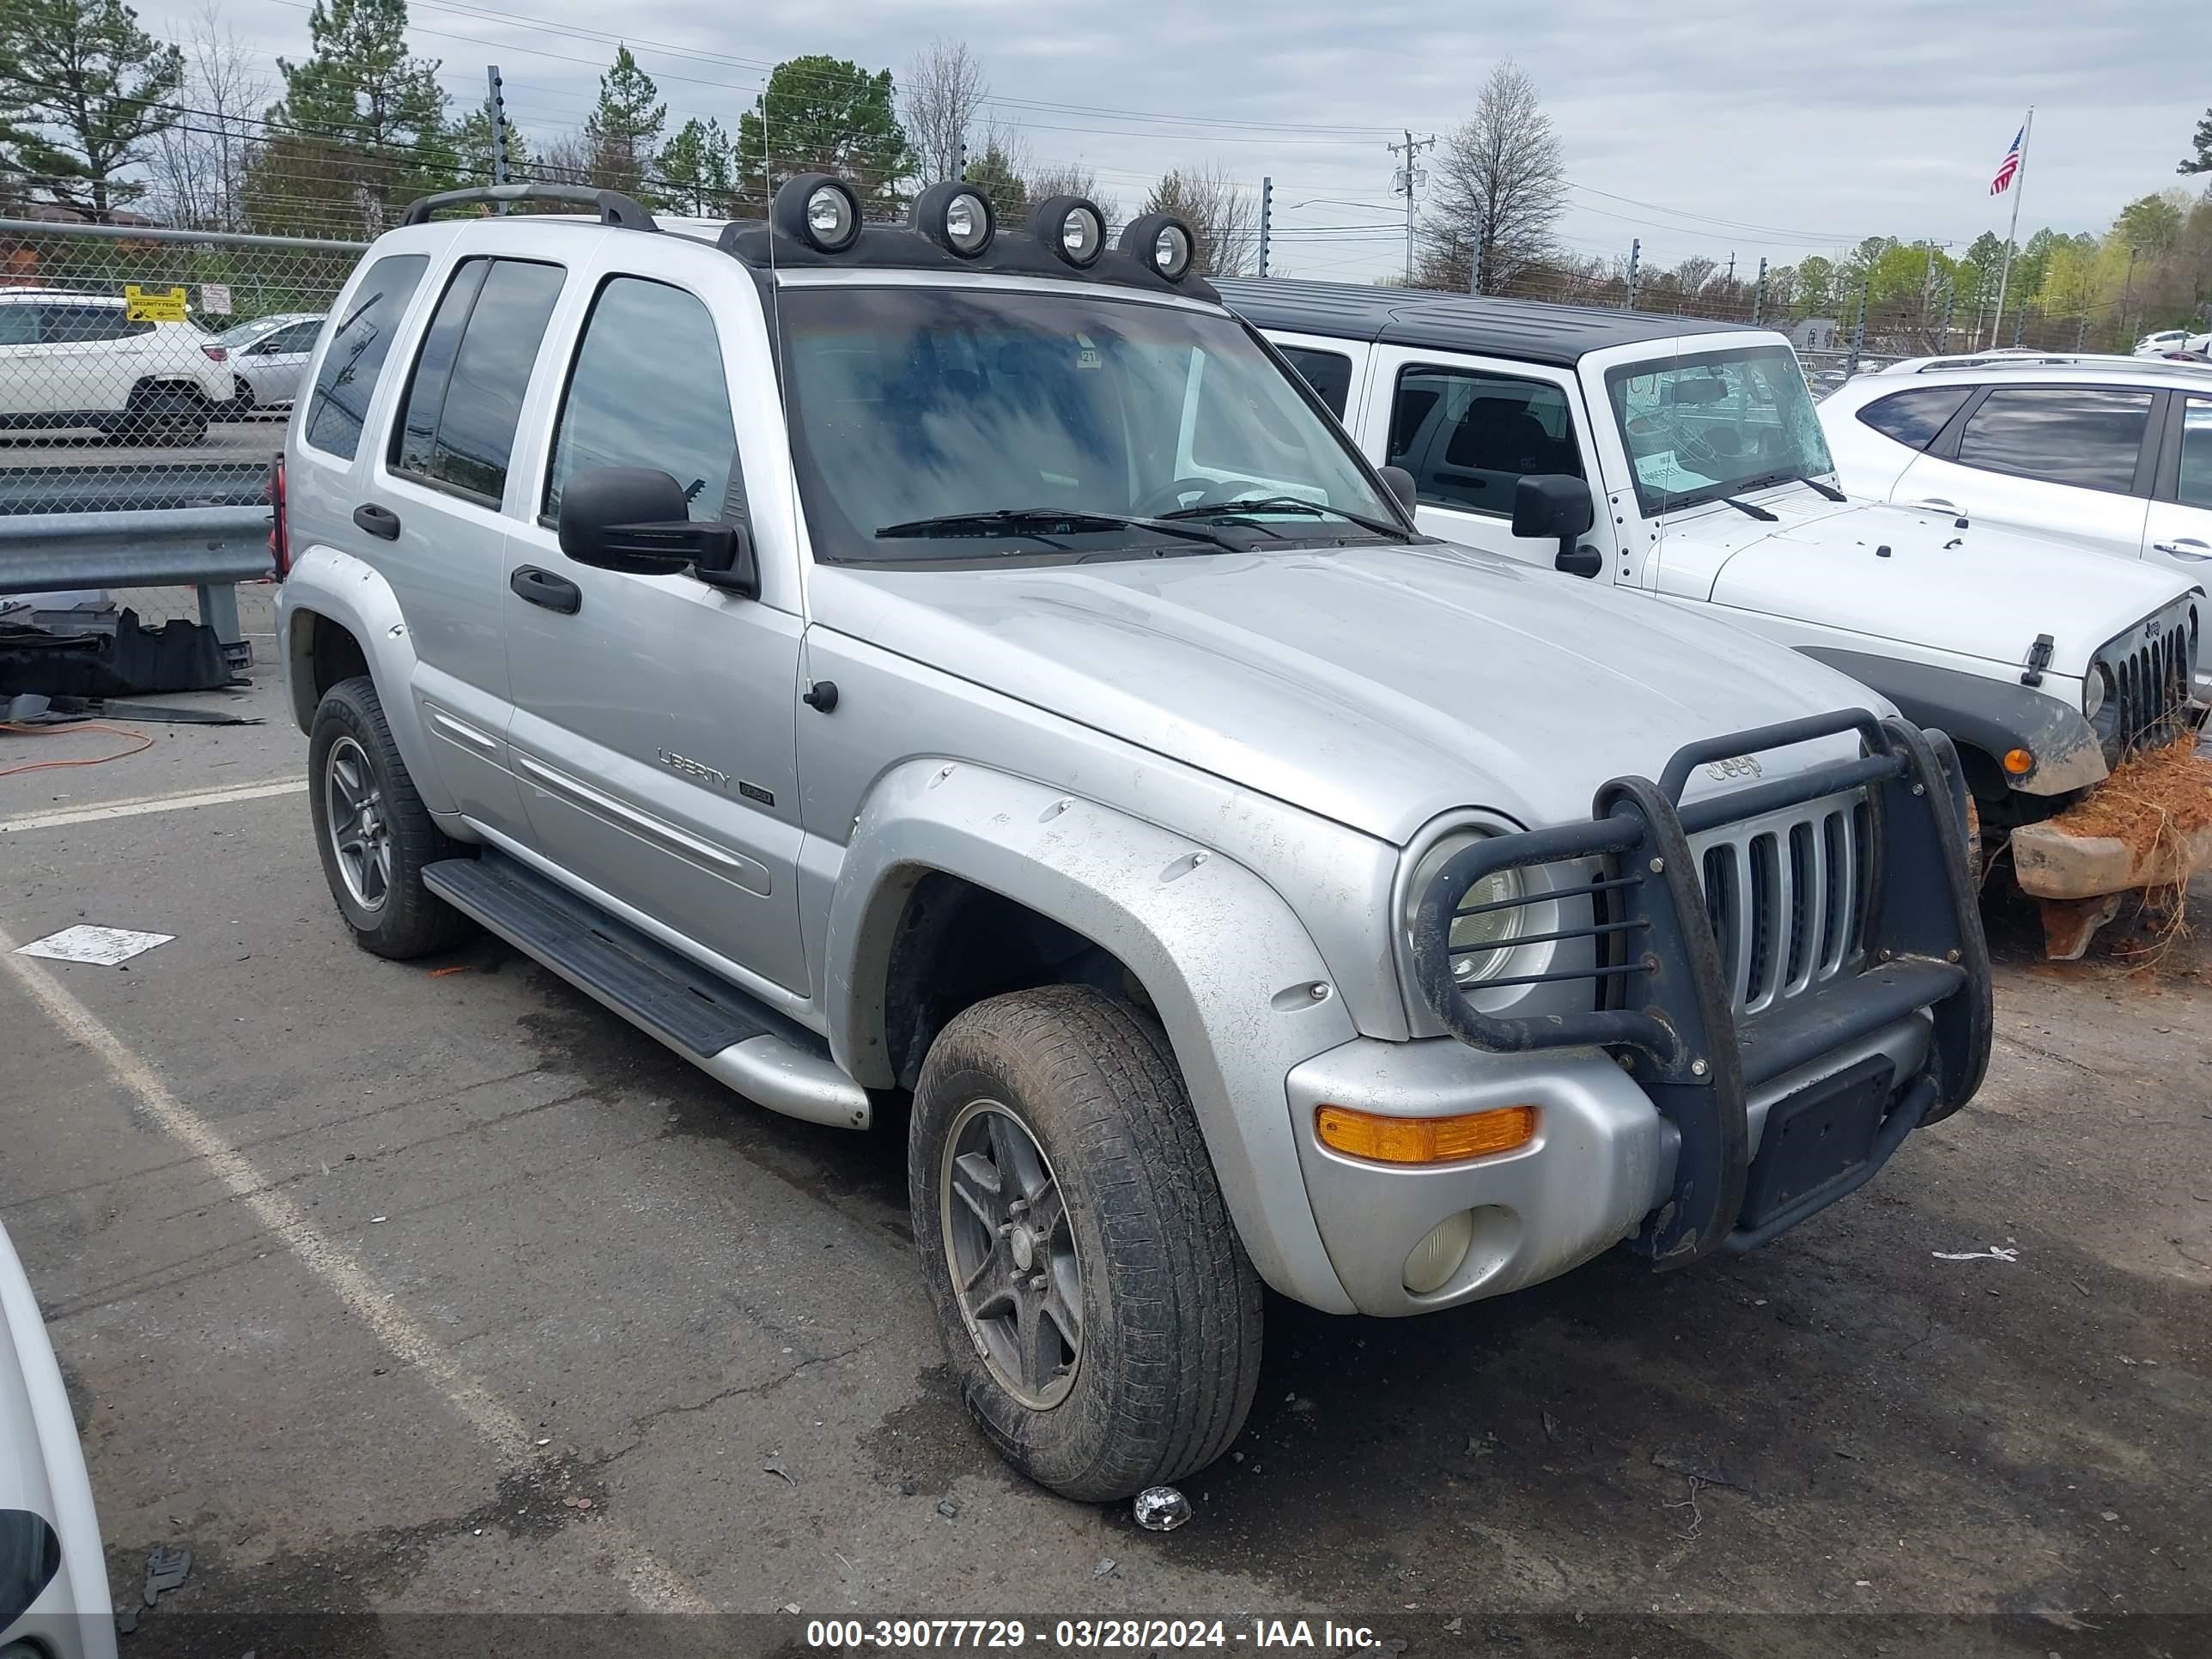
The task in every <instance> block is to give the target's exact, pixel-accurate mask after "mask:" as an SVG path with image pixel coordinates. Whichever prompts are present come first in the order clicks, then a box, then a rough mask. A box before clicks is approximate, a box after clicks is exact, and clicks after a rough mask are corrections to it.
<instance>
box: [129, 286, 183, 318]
mask: <svg viewBox="0 0 2212 1659" xmlns="http://www.w3.org/2000/svg"><path fill="white" fill-rule="evenodd" d="M123 310H124V314H125V316H127V317H128V318H129V319H131V321H132V322H134V323H181V322H183V321H184V320H185V291H184V289H180V288H141V287H139V285H138V284H137V283H124V285H123Z"/></svg>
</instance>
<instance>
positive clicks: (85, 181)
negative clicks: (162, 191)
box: [0, 0, 185, 222]
mask: <svg viewBox="0 0 2212 1659" xmlns="http://www.w3.org/2000/svg"><path fill="white" fill-rule="evenodd" d="M184 74H185V67H184V58H183V54H182V53H180V52H179V51H178V50H177V48H176V47H174V46H165V45H163V44H161V42H159V41H156V40H155V39H154V38H153V37H152V36H151V35H149V34H148V33H146V31H145V30H144V29H143V28H141V27H138V15H137V13H136V12H134V11H132V10H131V8H130V7H128V6H126V5H125V4H123V3H122V0H0V146H4V147H5V149H7V150H8V151H9V152H12V155H11V156H10V158H9V159H10V160H11V161H12V163H13V167H15V168H16V169H20V171H21V174H22V175H23V179H22V182H23V183H25V184H27V185H29V186H30V187H31V188H32V189H33V190H35V191H38V192H40V194H42V195H43V196H44V197H46V199H48V200H50V201H53V202H57V203H59V204H61V205H63V206H64V207H68V208H71V209H74V210H76V211H77V212H79V213H82V214H83V215H84V216H86V217H87V218H89V219H92V220H94V221H95V222H106V220H107V218H108V216H109V215H110V214H111V212H112V210H114V209H115V208H117V207H118V206H120V205H122V204H125V203H126V202H131V201H135V200H136V199H137V197H140V196H142V195H143V194H144V193H145V189H146V187H145V185H143V184H139V183H136V182H134V181H131V180H129V179H124V178H121V177H119V176H118V175H119V174H121V173H123V172H125V170H126V169H128V168H130V167H133V166H135V165H137V163H139V162H141V161H144V160H145V159H146V157H147V155H148V150H147V148H146V141H147V140H148V139H149V138H151V137H154V136H155V134H157V133H160V132H163V131H167V129H168V128H170V127H171V126H173V125H175V124H176V120H177V112H176V111H175V109H174V108H173V107H170V106H169V100H170V99H171V98H172V97H173V94H175V92H176V90H177V88H178V86H179V83H180V82H182V81H183V79H184Z"/></svg>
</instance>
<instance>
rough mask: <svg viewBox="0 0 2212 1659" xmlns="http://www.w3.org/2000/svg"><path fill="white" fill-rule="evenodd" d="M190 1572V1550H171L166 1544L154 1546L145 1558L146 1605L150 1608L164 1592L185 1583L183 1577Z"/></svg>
mask: <svg viewBox="0 0 2212 1659" xmlns="http://www.w3.org/2000/svg"><path fill="white" fill-rule="evenodd" d="M191 1570H192V1553H191V1551H190V1550H173V1549H171V1548H170V1547H168V1546H167V1544H156V1545H155V1546H154V1548H153V1552H152V1553H150V1554H149V1555H148V1556H147V1558H146V1605H147V1606H148V1607H152V1606H153V1605H154V1603H155V1601H158V1600H159V1599H160V1598H161V1592H162V1591H164V1590H173V1589H176V1588H177V1586H178V1585H179V1584H181V1583H184V1582H185V1574H186V1573H188V1572H190V1571H191Z"/></svg>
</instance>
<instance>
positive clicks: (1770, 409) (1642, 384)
mask: <svg viewBox="0 0 2212 1659" xmlns="http://www.w3.org/2000/svg"><path fill="white" fill-rule="evenodd" d="M1605 384H1606V390H1607V393H1608V394H1609V395H1610V396H1611V398H1612V399H1613V419H1614V420H1615V421H1617V422H1620V437H1621V441H1622V442H1623V443H1624V444H1626V446H1627V447H1628V459H1629V463H1630V465H1632V466H1633V467H1634V468H1635V470H1636V497H1637V500H1638V502H1639V503H1640V504H1641V505H1642V507H1643V508H1644V512H1645V513H1647V514H1656V513H1664V512H1666V511H1667V510H1668V509H1669V508H1670V507H1689V506H1693V505H1695V504H1696V503H1698V502H1700V501H1716V500H1717V499H1719V498H1720V497H1721V496H1723V495H1735V493H1736V492H1737V491H1738V490H1742V489H1756V488H1758V487H1759V486H1760V485H1761V484H1768V483H1783V482H1784V481H1786V480H1788V479H1790V478H1817V477H1821V476H1822V475H1824V474H1826V473H1828V472H1832V471H1834V470H1835V463H1834V462H1832V460H1830V459H1828V446H1827V442H1826V440H1825V439H1824V438H1822V437H1821V435H1820V416H1817V415H1815V414H1814V412H1813V394H1812V392H1810V391H1809V390H1808V388H1807V386H1806V385H1805V375H1804V372H1803V371H1802V369H1800V368H1798V366H1797V354H1796V353H1795V352H1794V351H1792V350H1790V348H1789V347H1787V346H1781V345H1765V346H1752V347H1749V348H1747V349H1739V350H1735V351H1706V352H1699V353H1698V354H1697V355H1695V356H1681V357H1667V358H1658V359H1654V360H1652V361H1650V362H1641V363H1624V364H1622V365H1620V367H1618V368H1609V369H1607V371H1606V374H1605Z"/></svg>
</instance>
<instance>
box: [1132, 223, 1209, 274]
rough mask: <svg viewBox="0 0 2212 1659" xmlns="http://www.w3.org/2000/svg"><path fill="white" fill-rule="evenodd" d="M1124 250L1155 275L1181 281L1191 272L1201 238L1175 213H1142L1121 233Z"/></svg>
mask: <svg viewBox="0 0 2212 1659" xmlns="http://www.w3.org/2000/svg"><path fill="white" fill-rule="evenodd" d="M1121 252H1124V253H1126V254H1127V255H1128V256H1129V257H1130V258H1133V259H1134V260H1135V261H1136V262H1137V263H1138V264H1140V265H1142V266H1144V267H1145V269H1146V270H1149V271H1151V272H1152V273H1153V274H1154V275H1155V276H1161V277H1164V278H1165V279H1166V280H1167V281H1169V282H1170V283H1179V282H1181V281H1182V279H1183V278H1184V277H1186V276H1188V275H1190V262H1191V258H1192V256H1193V255H1194V254H1195V253H1196V252H1198V239H1197V238H1196V237H1195V236H1194V235H1192V234H1191V228H1190V227H1189V226H1188V225H1187V224H1185V223H1184V222H1182V220H1180V219H1178V218H1176V216H1174V215H1173V214H1171V213H1146V214H1141V215H1139V216H1138V217H1136V218H1134V219H1132V220H1130V221H1129V224H1128V228H1127V229H1126V230H1124V231H1123V232H1122V233H1121Z"/></svg>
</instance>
